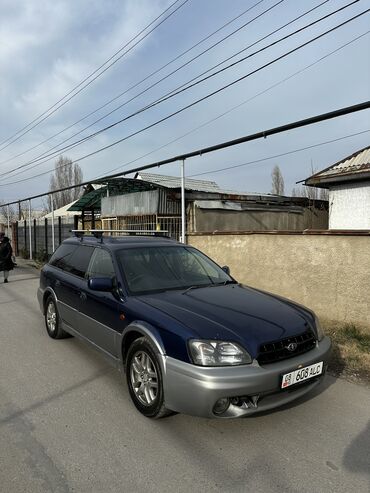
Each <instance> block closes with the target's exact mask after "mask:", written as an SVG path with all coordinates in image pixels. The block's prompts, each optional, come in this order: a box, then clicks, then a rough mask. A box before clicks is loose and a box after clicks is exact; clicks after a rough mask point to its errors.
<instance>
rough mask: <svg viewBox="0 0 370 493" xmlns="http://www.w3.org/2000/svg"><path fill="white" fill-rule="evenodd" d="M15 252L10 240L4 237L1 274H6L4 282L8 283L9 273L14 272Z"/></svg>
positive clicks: (1, 247) (0, 263) (0, 257)
mask: <svg viewBox="0 0 370 493" xmlns="http://www.w3.org/2000/svg"><path fill="white" fill-rule="evenodd" d="M12 255H13V250H12V246H11V244H10V241H9V238H8V237H7V236H4V237H3V238H2V240H1V241H0V272H4V282H5V283H7V282H8V278H9V271H11V270H13V268H14V264H13V261H12Z"/></svg>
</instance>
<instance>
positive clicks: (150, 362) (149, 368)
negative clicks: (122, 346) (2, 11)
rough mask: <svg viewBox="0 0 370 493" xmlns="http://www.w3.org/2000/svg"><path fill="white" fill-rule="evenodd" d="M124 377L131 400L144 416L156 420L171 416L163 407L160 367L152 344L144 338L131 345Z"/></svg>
mask: <svg viewBox="0 0 370 493" xmlns="http://www.w3.org/2000/svg"><path fill="white" fill-rule="evenodd" d="M126 377H127V384H128V388H129V392H130V396H131V399H132V401H133V403H134V404H135V406H136V408H137V409H138V410H139V411H140V412H141V413H142V414H144V416H147V417H148V418H156V419H158V418H163V417H164V416H167V415H169V414H171V411H169V410H168V409H166V407H165V405H164V395H163V380H162V371H161V367H160V364H159V362H158V358H157V355H156V353H155V351H154V349H153V347H152V343H151V342H150V340H149V339H147V338H146V337H140V338H139V339H136V340H135V341H134V342H133V343H132V344H131V346H130V348H129V350H128V354H127V365H126Z"/></svg>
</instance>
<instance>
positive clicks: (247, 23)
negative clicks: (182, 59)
mask: <svg viewBox="0 0 370 493" xmlns="http://www.w3.org/2000/svg"><path fill="white" fill-rule="evenodd" d="M284 1H285V0H279V1H278V2H276V3H275V4H273V5H272V6H271V7H269V8H268V9H266V10H264V11H263V12H261V13H260V14H258V15H257V16H256V17H254V18H253V19H251V20H250V21H248V22H246V23H245V24H243V25H242V26H240V27H239V28H238V29H236V30H234V31H233V32H232V33H230V34H228V35H227V36H225V37H224V38H222V39H221V40H219V41H217V42H216V43H214V44H213V45H212V46H210V47H209V48H207V49H206V50H204V51H203V52H201V53H199V54H198V55H197V56H195V57H193V58H192V59H191V60H189V61H188V62H186V63H184V64H183V65H181V66H180V67H178V68H177V69H176V70H174V71H173V72H171V73H169V74H167V75H166V76H165V77H163V78H162V79H160V80H158V81H157V82H155V83H153V84H152V85H150V86H149V87H147V88H146V89H145V90H143V91H142V92H140V93H138V94H136V95H135V96H134V97H132V98H131V99H129V100H128V101H126V102H125V103H123V104H121V105H120V106H118V107H117V108H115V109H114V110H112V111H110V112H109V113H107V114H106V115H104V116H103V117H101V118H99V119H98V120H95V121H94V122H93V123H91V124H90V125H88V126H87V127H85V128H83V129H82V130H80V131H78V132H77V133H75V134H73V135H71V136H70V137H68V138H67V139H65V140H64V141H62V142H61V143H59V144H57V145H55V146H54V147H51V148H50V149H49V150H48V151H45V152H43V153H42V154H40V155H39V156H37V157H35V158H33V159H32V160H30V161H27V162H26V163H24V164H22V165H20V166H17V167H16V168H14V169H13V170H12V171H10V172H5V173H2V174H0V176H4V175H6V174H12V173H13V172H14V171H16V170H18V169H21V168H24V167H27V166H29V165H30V164H33V163H36V162H38V161H40V160H43V161H42V162H41V163H39V164H43V163H45V162H47V161H49V160H50V159H51V157H54V156H55V155H57V154H59V153H60V152H61V151H64V150H67V149H70V148H73V147H76V146H77V145H79V144H80V143H83V142H85V141H86V140H90V139H91V138H93V137H94V136H95V135H97V132H94V133H93V134H91V135H87V136H85V137H83V138H81V139H79V140H78V141H75V142H72V143H71V144H68V145H67V146H65V147H60V146H61V145H62V144H63V143H65V142H67V141H68V140H70V139H72V138H73V137H76V136H77V135H79V134H81V133H82V132H84V131H85V130H87V129H88V128H90V127H92V126H93V125H95V124H96V123H98V122H99V121H101V120H103V119H104V118H106V117H108V116H109V115H111V114H112V113H114V112H115V111H117V110H118V109H120V108H122V107H123V106H125V105H126V104H128V103H130V102H132V101H133V100H134V99H136V98H137V97H139V96H141V95H142V94H144V93H145V92H147V91H148V90H150V89H152V88H153V87H154V86H156V85H157V84H159V83H160V82H162V81H163V80H165V79H167V78H168V77H170V76H171V75H173V74H174V73H176V72H177V71H178V70H180V69H181V68H183V67H185V66H186V65H188V64H189V63H191V62H192V61H194V60H195V59H197V58H199V57H200V56H201V55H203V54H204V53H206V52H208V51H209V50H210V49H211V48H213V47H215V46H217V45H218V44H220V43H221V42H223V41H225V40H226V39H228V38H230V36H232V35H233V34H235V33H237V32H238V31H240V29H242V28H244V27H246V26H247V25H249V24H251V23H252V22H253V21H255V20H257V19H259V18H260V17H262V16H263V15H264V14H266V13H267V12H269V11H270V10H272V9H273V8H275V7H276V6H278V5H279V4H281V3H282V2H284ZM326 1H328V0H325V2H326ZM355 1H359V0H355ZM325 2H323V3H325ZM258 3H260V2H258ZM258 3H257V4H255V5H254V6H253V7H255V6H256V5H258ZM251 8H252V7H251ZM248 10H250V9H248ZM311 10H313V9H311ZM284 27H285V26H284ZM257 42H259V41H257ZM257 42H256V43H257ZM256 43H254V44H256ZM251 46H253V45H251ZM211 70H212V69H211ZM198 77H199V76H198ZM192 80H193V79H192ZM200 82H201V81H200ZM187 83H188V82H187ZM187 83H186V84H187ZM186 84H181V85H180V86H179V87H178V88H175V89H174V90H172V91H170V92H168V93H166V94H164V95H162V96H161V97H160V98H158V99H157V100H155V101H153V102H151V103H150V104H148V105H146V106H144V107H143V108H141V109H139V110H137V111H135V112H134V113H132V114H130V115H129V116H128V117H126V118H125V119H123V120H120V121H119V122H117V123H116V124H115V125H118V124H119V123H122V122H123V121H125V120H127V119H129V118H132V117H134V116H136V115H138V114H140V113H142V112H143V111H147V110H148V109H150V108H152V107H153V106H155V105H157V104H160V103H161V102H162V100H163V101H164V100H165V99H164V98H166V97H167V96H171V97H174V96H176V94H173V95H172V93H173V92H174V91H176V90H177V89H179V88H182V87H183V86H184V85H186ZM106 130H109V128H106V129H105V128H104V129H101V130H99V131H98V132H99V133H101V132H102V131H106ZM54 149H56V150H55V151H54V152H52V153H50V151H52V150H54ZM48 153H49V154H48ZM45 158H49V159H45ZM17 174H19V173H17ZM17 174H16V175H17ZM16 175H15V176H16Z"/></svg>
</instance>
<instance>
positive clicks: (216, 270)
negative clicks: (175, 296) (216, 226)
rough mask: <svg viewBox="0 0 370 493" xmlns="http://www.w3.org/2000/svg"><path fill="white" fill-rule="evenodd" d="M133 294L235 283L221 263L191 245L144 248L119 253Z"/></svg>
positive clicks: (120, 261) (119, 258)
mask: <svg viewBox="0 0 370 493" xmlns="http://www.w3.org/2000/svg"><path fill="white" fill-rule="evenodd" d="M117 258H118V261H119V263H120V265H121V267H122V271H123V274H124V276H125V278H126V281H127V285H128V288H129V290H130V292H131V293H132V294H148V293H154V292H158V291H167V290H174V289H189V288H197V287H202V286H210V285H212V286H214V285H221V284H228V283H232V282H234V281H233V280H232V278H231V277H230V276H229V275H228V274H226V272H224V271H223V270H222V269H221V268H220V267H219V266H218V265H216V264H215V263H214V262H212V260H210V259H209V258H207V257H206V256H205V255H203V254H202V253H201V252H199V251H198V250H195V249H194V248H191V247H182V246H169V247H163V246H161V247H142V248H129V249H125V250H120V251H119V252H118V254H117Z"/></svg>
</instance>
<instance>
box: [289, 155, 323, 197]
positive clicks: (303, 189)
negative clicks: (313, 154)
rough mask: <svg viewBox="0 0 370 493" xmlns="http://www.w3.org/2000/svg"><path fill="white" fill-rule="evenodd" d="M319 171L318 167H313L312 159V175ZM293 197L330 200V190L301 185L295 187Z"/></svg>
mask: <svg viewBox="0 0 370 493" xmlns="http://www.w3.org/2000/svg"><path fill="white" fill-rule="evenodd" d="M317 172H318V169H317V168H314V167H313V164H312V160H311V176H312V175H314V174H316V173H317ZM292 197H307V198H308V199H310V200H329V190H327V189H326V188H318V187H309V186H306V185H301V186H299V187H297V188H296V187H294V188H293V190H292Z"/></svg>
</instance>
